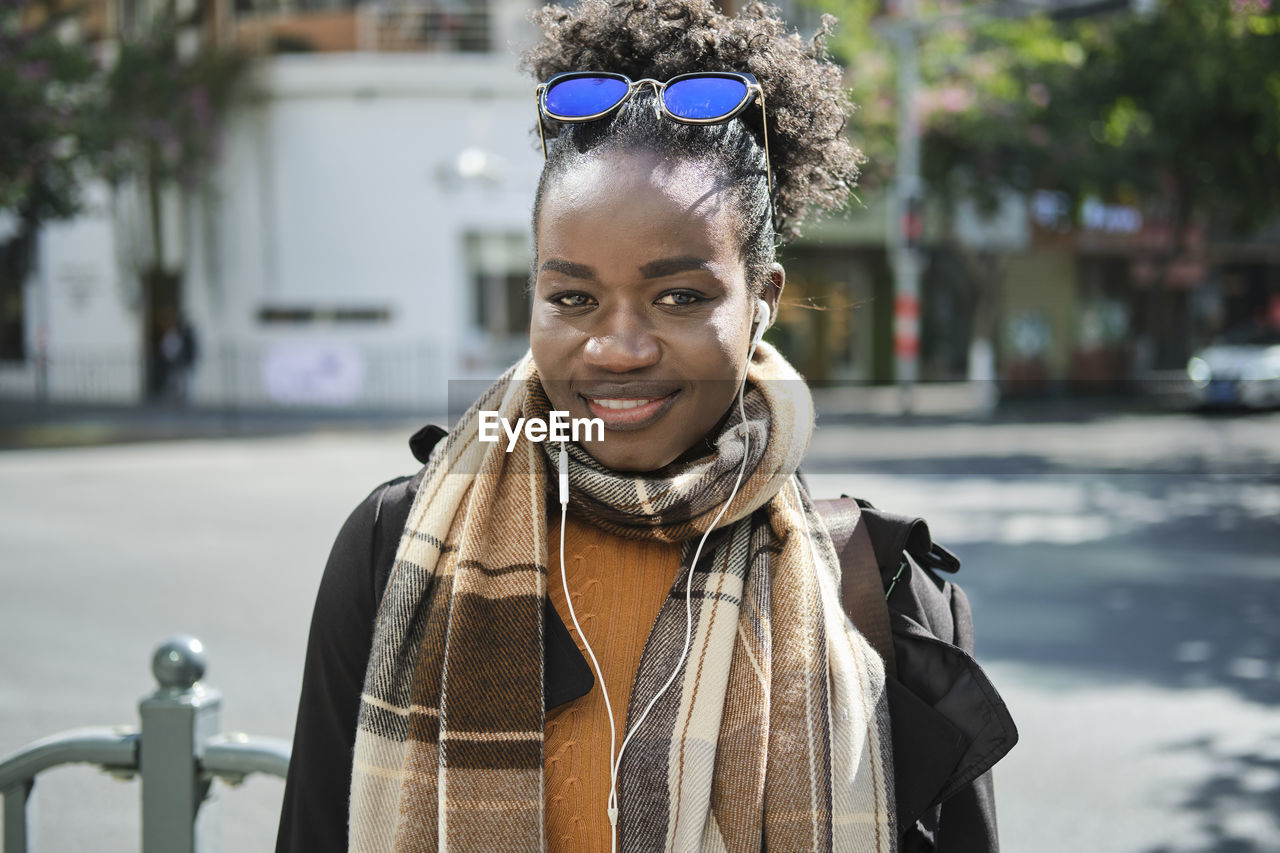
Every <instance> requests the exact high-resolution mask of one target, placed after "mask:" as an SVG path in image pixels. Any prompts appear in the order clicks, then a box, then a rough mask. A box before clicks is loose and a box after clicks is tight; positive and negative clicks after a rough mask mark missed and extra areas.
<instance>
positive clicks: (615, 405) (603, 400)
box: [591, 397, 662, 409]
mask: <svg viewBox="0 0 1280 853" xmlns="http://www.w3.org/2000/svg"><path fill="white" fill-rule="evenodd" d="M660 399H662V398H661V397H648V398H646V399H643V400H618V399H613V398H610V397H592V398H591V402H593V403H595V404H596V405H597V406H599V407H601V408H602V409H638V408H640V407H641V406H644V405H647V404H649V403H652V402H653V401H654V400H660Z"/></svg>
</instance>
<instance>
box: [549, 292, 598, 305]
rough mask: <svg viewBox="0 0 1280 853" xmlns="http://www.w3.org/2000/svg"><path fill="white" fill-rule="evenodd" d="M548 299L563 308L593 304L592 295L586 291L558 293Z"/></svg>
mask: <svg viewBox="0 0 1280 853" xmlns="http://www.w3.org/2000/svg"><path fill="white" fill-rule="evenodd" d="M548 301H550V302H551V303H553V304H555V305H559V306H560V307H561V308H583V307H585V306H587V305H590V304H591V297H590V296H587V295H586V294H585V293H557V294H556V295H555V296H552V297H550V299H549V300H548Z"/></svg>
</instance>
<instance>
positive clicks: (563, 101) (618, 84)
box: [546, 77, 627, 118]
mask: <svg viewBox="0 0 1280 853" xmlns="http://www.w3.org/2000/svg"><path fill="white" fill-rule="evenodd" d="M626 94H627V84H626V83H624V82H623V81H621V80H616V79H614V78H613V77H574V78H572V79H569V80H565V81H563V82H560V83H556V84H555V85H554V86H552V87H551V88H550V89H548V90H547V95H546V105H547V112H548V113H550V114H551V115H557V116H564V117H565V118H583V117H585V116H593V115H596V114H598V113H602V112H604V111H605V110H607V109H609V108H610V107H613V106H615V105H616V104H617V103H618V102H619V101H621V100H622V99H623V98H624V97H626Z"/></svg>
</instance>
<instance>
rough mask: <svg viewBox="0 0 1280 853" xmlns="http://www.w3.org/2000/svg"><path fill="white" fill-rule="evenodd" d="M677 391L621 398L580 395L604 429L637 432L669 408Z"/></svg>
mask: <svg viewBox="0 0 1280 853" xmlns="http://www.w3.org/2000/svg"><path fill="white" fill-rule="evenodd" d="M679 393H680V392H679V391H672V392H671V393H669V394H666V395H665V396H661V397H658V396H643V397H637V396H623V395H621V394H619V395H616V396H615V395H609V396H605V395H598V396H587V395H586V394H581V395H580V396H581V397H582V399H583V400H585V401H586V403H587V409H588V410H589V411H590V412H591V416H592V417H595V418H599V419H600V420H602V421H604V425H605V428H606V429H617V430H637V429H644V428H645V427H647V426H649V425H650V424H652V423H653V422H654V421H656V420H657V419H658V418H660V417H662V415H663V414H664V413H665V412H666V411H667V409H669V408H670V407H671V404H672V403H674V402H675V399H676V395H678V394H679Z"/></svg>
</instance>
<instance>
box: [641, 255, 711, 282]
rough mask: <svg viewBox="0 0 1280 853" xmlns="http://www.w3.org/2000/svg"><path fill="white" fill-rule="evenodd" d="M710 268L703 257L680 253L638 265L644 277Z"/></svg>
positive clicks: (660, 276) (656, 276)
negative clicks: (672, 256) (676, 255)
mask: <svg viewBox="0 0 1280 853" xmlns="http://www.w3.org/2000/svg"><path fill="white" fill-rule="evenodd" d="M710 268H711V264H710V263H708V262H707V260H706V259H704V258H699V257H696V256H694V255H680V256H678V257H674V258H661V259H659V260H656V261H650V262H649V263H647V264H644V265H643V266H642V267H640V275H642V276H644V277H645V278H662V277H663V276H665V275H675V274H676V273H681V272H688V271H689V270H705V269H710Z"/></svg>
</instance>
